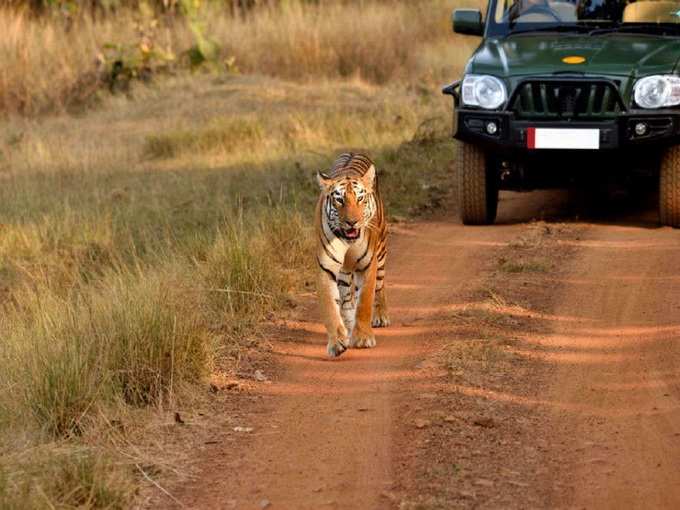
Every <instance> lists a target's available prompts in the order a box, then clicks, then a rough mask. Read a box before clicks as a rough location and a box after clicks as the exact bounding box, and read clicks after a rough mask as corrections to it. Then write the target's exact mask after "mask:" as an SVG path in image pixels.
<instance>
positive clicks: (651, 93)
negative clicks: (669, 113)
mask: <svg viewBox="0 0 680 510" xmlns="http://www.w3.org/2000/svg"><path fill="white" fill-rule="evenodd" d="M635 102H636V103H637V105H638V106H640V107H641V108H661V107H663V106H675V105H678V104H680V76H674V75H657V76H646V77H645V78H641V79H640V80H638V81H637V82H635Z"/></svg>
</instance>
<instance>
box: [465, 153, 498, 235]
mask: <svg viewBox="0 0 680 510" xmlns="http://www.w3.org/2000/svg"><path fill="white" fill-rule="evenodd" d="M456 172H457V176H458V202H459V207H460V217H461V220H463V224H464V225H490V224H492V223H493V222H494V220H495V219H496V212H497V211H498V177H497V175H496V172H495V169H494V165H493V164H492V162H491V161H489V158H488V157H487V156H485V154H484V153H483V152H482V150H481V149H479V148H477V147H476V146H474V145H470V144H468V143H464V142H463V143H460V144H458V165H457V168H456Z"/></svg>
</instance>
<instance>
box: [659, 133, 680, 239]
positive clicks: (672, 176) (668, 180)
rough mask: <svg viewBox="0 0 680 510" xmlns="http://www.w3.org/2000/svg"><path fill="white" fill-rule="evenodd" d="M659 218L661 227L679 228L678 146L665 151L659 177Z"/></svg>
mask: <svg viewBox="0 0 680 510" xmlns="http://www.w3.org/2000/svg"><path fill="white" fill-rule="evenodd" d="M659 217H660V219H661V224H662V225H667V226H669V227H674V228H680V146H678V145H676V146H673V147H670V148H669V149H667V150H666V153H665V154H664V155H663V157H662V158H661V169H660V176H659Z"/></svg>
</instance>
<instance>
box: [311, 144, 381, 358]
mask: <svg viewBox="0 0 680 510" xmlns="http://www.w3.org/2000/svg"><path fill="white" fill-rule="evenodd" d="M317 180H318V183H319V187H320V189H321V194H320V196H319V200H318V202H317V206H316V223H315V231H316V236H317V251H316V261H317V263H318V266H319V268H318V275H317V290H318V298H319V304H320V310H321V316H322V320H323V323H324V326H325V328H326V332H327V334H328V345H327V347H326V350H327V352H328V355H329V356H330V357H331V358H336V357H338V356H340V355H341V354H342V353H343V352H345V351H346V350H347V349H348V348H358V349H362V348H372V347H375V345H376V341H375V335H374V333H373V329H372V328H373V327H376V328H378V327H387V326H389V324H390V319H389V316H388V313H387V301H386V298H385V259H386V257H387V248H386V241H387V223H386V220H385V206H384V204H383V201H382V199H381V197H380V193H379V191H378V181H377V176H376V169H375V165H374V164H373V161H371V159H370V158H369V157H368V156H366V155H364V154H358V153H353V152H347V153H343V154H341V155H340V156H338V158H337V159H336V160H335V163H333V165H332V166H331V168H330V169H329V170H328V171H326V172H324V171H319V172H317Z"/></svg>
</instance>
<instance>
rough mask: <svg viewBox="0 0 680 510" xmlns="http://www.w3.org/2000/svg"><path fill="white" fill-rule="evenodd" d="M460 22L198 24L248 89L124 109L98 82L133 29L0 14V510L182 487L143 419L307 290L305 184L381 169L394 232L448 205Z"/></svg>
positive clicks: (161, 84) (155, 85) (438, 16)
mask: <svg viewBox="0 0 680 510" xmlns="http://www.w3.org/2000/svg"><path fill="white" fill-rule="evenodd" d="M424 5H427V7H428V8H425V7H424ZM450 7H451V6H450V5H446V3H445V2H441V1H436V0H432V1H428V2H423V3H422V4H421V5H420V6H413V5H404V3H394V4H392V3H390V2H387V3H386V2H380V3H378V2H363V3H362V5H361V7H359V6H351V5H350V6H347V5H346V6H342V7H341V6H334V5H324V6H322V7H309V6H307V7H305V6H302V5H300V4H297V3H293V4H292V7H290V8H288V9H284V10H262V11H258V12H256V13H254V14H253V15H251V16H249V17H247V18H246V19H235V18H232V17H229V16H226V15H220V14H219V13H217V12H212V13H209V14H210V15H209V16H208V17H207V18H206V20H209V21H206V30H207V32H206V33H209V34H210V36H211V37H212V38H213V39H214V40H215V41H216V42H218V44H219V46H220V47H221V53H220V54H221V55H222V56H225V58H227V57H228V58H229V66H230V67H231V70H232V71H233V70H234V66H237V67H238V68H239V69H240V71H241V73H242V74H240V75H235V74H233V73H225V72H224V71H217V70H216V69H215V68H212V69H210V70H209V71H207V72H206V71H200V72H197V73H195V74H189V73H186V72H183V71H182V70H181V67H180V66H179V65H178V66H177V67H174V68H173V73H172V74H171V75H166V76H163V77H159V78H157V79H154V80H152V81H151V82H150V83H149V84H147V85H139V84H136V83H135V82H133V83H132V84H131V89H130V90H129V91H128V93H127V94H119V95H116V96H108V93H103V92H102V89H101V88H99V87H101V83H99V84H98V83H97V82H96V80H95V81H88V80H90V77H91V74H89V73H91V72H93V71H92V68H91V66H92V63H93V62H94V61H95V58H96V56H97V55H98V54H99V53H100V52H101V51H102V48H103V47H104V44H105V43H110V42H113V43H117V44H122V45H125V44H128V45H129V46H130V47H134V46H135V45H136V44H138V43H139V35H138V34H136V33H134V30H133V29H132V28H131V24H130V20H131V19H132V18H133V17H134V16H136V15H133V14H132V13H127V14H125V15H121V16H120V17H118V18H115V19H104V20H100V21H98V22H96V23H95V22H93V21H91V20H87V19H84V20H82V21H80V22H77V23H76V24H74V25H72V26H70V27H69V29H68V30H67V29H66V27H65V26H64V25H62V24H61V22H60V21H59V20H58V19H53V18H45V19H30V18H27V17H25V16H23V15H13V14H9V13H1V14H0V31H2V32H3V33H5V34H9V35H8V36H7V37H5V38H3V40H2V42H0V55H2V56H3V69H2V72H1V74H0V96H1V103H0V104H1V107H2V109H3V112H4V115H5V118H4V120H3V121H2V124H1V125H0V126H1V127H0V180H1V182H2V183H3V186H2V187H0V218H1V223H2V225H0V261H1V262H0V284H1V286H0V295H1V296H2V301H1V305H0V306H1V307H2V310H1V311H0V337H1V338H2V342H1V343H0V370H2V373H3V377H2V379H1V380H0V508H1V509H12V508H45V507H54V508H72V507H96V508H120V507H125V506H127V505H128V504H129V502H130V500H131V498H132V497H134V492H135V487H136V485H137V484H138V483H139V480H141V479H142V478H143V477H144V476H150V477H152V478H157V477H160V478H161V479H162V477H163V472H164V470H171V469H172V466H171V465H169V464H168V463H167V462H165V459H164V456H163V452H162V448H160V447H159V446H158V444H157V440H156V438H155V436H157V435H158V431H157V430H155V429H153V428H152V426H151V424H153V423H155V422H157V421H158V420H157V419H156V418H155V417H157V416H158V415H159V411H161V412H162V411H164V410H168V409H175V408H176V406H178V405H190V404H191V402H193V401H195V399H197V398H203V397H201V395H202V394H204V393H207V392H206V391H205V388H206V387H207V380H208V378H209V377H210V374H211V373H215V372H220V371H229V370H230V369H231V368H233V366H234V363H235V362H236V360H237V359H238V352H239V345H240V342H241V341H242V340H243V339H244V338H249V337H252V335H253V334H254V332H255V331H256V328H257V323H258V321H260V320H261V319H262V318H263V317H264V316H265V314H267V313H268V312H269V311H271V310H275V309H277V308H280V307H281V306H282V305H283V304H284V303H285V299H286V296H287V295H288V294H290V293H292V292H295V290H296V289H299V288H301V287H302V286H303V285H304V284H305V282H306V281H307V280H309V272H310V269H311V267H310V266H311V264H310V262H309V261H310V245H311V241H310V240H311V235H310V226H311V223H312V218H311V211H312V207H313V203H314V200H315V198H316V194H317V190H316V185H315V183H314V179H313V172H314V171H315V170H316V169H319V168H323V167H325V166H326V165H328V163H329V162H330V161H332V159H333V156H334V155H335V154H336V153H337V152H338V151H340V150H343V149H346V148H359V149H364V150H367V151H368V152H369V153H370V154H371V155H373V156H374V158H375V159H376V161H377V163H378V167H379V169H380V172H381V173H380V178H381V180H382V181H381V185H382V187H383V189H384V194H385V196H386V197H387V202H388V207H389V210H390V212H391V214H392V215H393V216H402V217H403V216H408V215H411V214H418V213H422V212H423V211H427V210H429V209H431V208H433V207H437V206H438V205H439V204H440V201H441V200H444V199H446V192H447V190H448V185H449V176H448V168H449V160H450V159H451V149H452V144H451V143H450V142H449V141H447V140H446V134H447V129H448V124H449V106H448V101H447V100H446V99H444V98H443V97H441V96H440V95H439V86H440V85H441V84H442V83H444V82H445V81H446V80H448V79H450V78H451V77H453V76H456V75H457V74H458V73H459V72H460V66H461V65H462V63H463V62H464V61H465V58H466V56H467V53H468V52H469V49H470V48H471V46H470V45H468V46H463V45H462V44H461V41H460V40H457V41H455V42H454V40H453V38H452V36H450V33H449V28H448V26H447V19H448V14H449V9H450ZM347 27H352V29H351V32H352V33H351V34H348V28H347ZM374 27H381V28H380V30H375V29H374ZM157 30H158V33H159V35H157V36H155V39H154V44H156V45H161V42H159V41H162V46H163V48H164V51H166V50H167V52H168V53H172V54H175V55H181V54H182V52H183V51H184V49H186V48H189V47H190V46H191V44H192V41H193V39H192V36H191V34H190V33H189V32H190V31H189V29H188V28H187V27H186V25H183V24H181V23H180V22H179V21H173V22H172V23H169V24H167V25H163V29H160V28H158V29H157ZM356 34H360V36H357V35H356ZM135 51H136V50H135ZM231 57H234V59H233V60H232V59H231ZM220 58H221V57H220ZM88 87H92V88H93V90H91V89H88ZM93 98H95V99H96V107H95V108H93V109H92V108H85V107H84V105H92V104H93V101H92V99H93ZM75 107H77V108H78V112H77V114H74V113H73V108H75ZM46 111H49V112H52V113H50V114H49V115H45V113H44V112H46ZM41 112H42V113H41ZM68 112H70V113H68ZM161 414H162V413H161ZM154 420H156V421H154Z"/></svg>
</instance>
